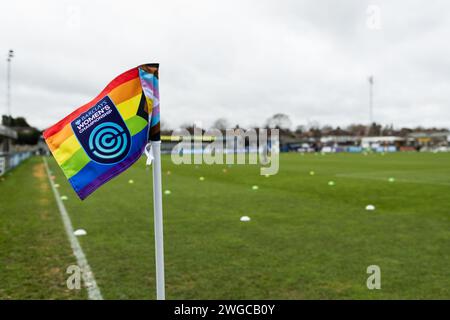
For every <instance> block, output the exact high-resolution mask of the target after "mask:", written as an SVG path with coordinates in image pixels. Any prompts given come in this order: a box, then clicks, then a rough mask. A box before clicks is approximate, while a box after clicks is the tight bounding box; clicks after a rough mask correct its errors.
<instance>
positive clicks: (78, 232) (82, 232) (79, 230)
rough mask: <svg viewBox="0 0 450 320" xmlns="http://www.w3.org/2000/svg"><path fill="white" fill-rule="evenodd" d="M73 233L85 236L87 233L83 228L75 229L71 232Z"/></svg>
mask: <svg viewBox="0 0 450 320" xmlns="http://www.w3.org/2000/svg"><path fill="white" fill-rule="evenodd" d="M73 234H74V235H76V236H85V235H87V232H86V230H84V229H78V230H75V231H74V232H73Z"/></svg>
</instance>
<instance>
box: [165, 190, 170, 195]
mask: <svg viewBox="0 0 450 320" xmlns="http://www.w3.org/2000/svg"><path fill="white" fill-rule="evenodd" d="M171 193H172V191H170V190H166V191H164V194H171Z"/></svg>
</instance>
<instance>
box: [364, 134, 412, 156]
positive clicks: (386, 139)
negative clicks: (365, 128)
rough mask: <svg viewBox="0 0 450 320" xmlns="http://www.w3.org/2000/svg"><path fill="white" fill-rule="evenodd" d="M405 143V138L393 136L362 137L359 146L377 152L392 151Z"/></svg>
mask: <svg viewBox="0 0 450 320" xmlns="http://www.w3.org/2000/svg"><path fill="white" fill-rule="evenodd" d="M405 145H406V139H405V138H403V137H395V136H379V137H364V138H362V139H361V147H362V148H363V149H370V150H373V151H377V152H394V151H398V150H400V148H401V147H403V146H405Z"/></svg>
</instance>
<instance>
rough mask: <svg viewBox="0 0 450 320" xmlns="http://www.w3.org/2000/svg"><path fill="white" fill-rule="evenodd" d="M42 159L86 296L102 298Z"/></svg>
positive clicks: (96, 298)
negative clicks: (85, 289) (79, 269)
mask: <svg viewBox="0 0 450 320" xmlns="http://www.w3.org/2000/svg"><path fill="white" fill-rule="evenodd" d="M42 159H43V160H44V165H45V170H46V171H47V176H48V181H49V182H50V185H51V187H52V190H53V194H54V196H55V200H56V203H57V205H58V208H59V212H60V214H61V219H62V221H63V224H64V229H65V230H66V234H67V238H69V242H70V246H71V247H72V251H73V255H74V256H75V258H76V259H77V263H78V266H79V267H80V268H81V270H82V272H81V275H82V278H83V282H84V285H85V286H86V288H87V291H88V298H89V299H90V300H103V297H102V294H101V293H100V289H99V287H98V286H97V282H96V281H95V278H94V274H93V273H92V270H91V267H90V266H89V263H88V261H87V259H86V256H85V254H84V252H83V249H82V248H81V246H80V242H78V239H77V238H76V237H75V235H74V234H73V227H72V222H71V221H70V217H69V214H68V213H67V210H66V207H65V206H64V204H63V203H62V201H61V197H60V195H59V192H58V190H57V189H56V188H55V185H54V183H53V181H52V178H51V176H50V170H49V168H48V163H47V159H45V157H42Z"/></svg>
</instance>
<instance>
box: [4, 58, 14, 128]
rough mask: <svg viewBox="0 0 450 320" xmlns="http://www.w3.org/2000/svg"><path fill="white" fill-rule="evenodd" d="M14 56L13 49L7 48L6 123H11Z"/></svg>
mask: <svg viewBox="0 0 450 320" xmlns="http://www.w3.org/2000/svg"><path fill="white" fill-rule="evenodd" d="M13 57H14V51H13V50H9V52H8V58H7V59H6V61H7V62H8V64H7V72H6V108H7V114H8V117H9V119H8V125H11V60H12V58H13Z"/></svg>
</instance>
